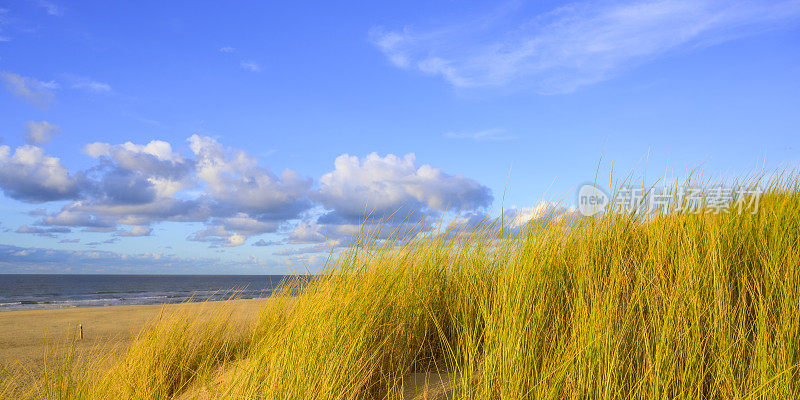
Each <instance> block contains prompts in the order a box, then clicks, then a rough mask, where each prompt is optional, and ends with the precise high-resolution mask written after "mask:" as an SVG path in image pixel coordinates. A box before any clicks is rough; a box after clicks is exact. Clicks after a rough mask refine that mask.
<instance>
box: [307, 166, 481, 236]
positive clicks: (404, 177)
mask: <svg viewBox="0 0 800 400" xmlns="http://www.w3.org/2000/svg"><path fill="white" fill-rule="evenodd" d="M334 166H335V169H334V170H333V171H332V172H329V173H327V174H325V175H323V176H322V178H320V183H321V185H320V188H319V190H318V192H317V193H316V198H317V199H318V200H319V201H320V202H321V203H322V204H323V205H324V206H325V208H327V209H328V210H330V212H329V213H328V214H326V215H325V216H324V217H323V218H322V219H321V220H322V221H324V222H326V223H335V222H341V223H356V222H358V221H360V220H362V219H364V218H365V217H366V216H372V217H377V218H390V217H391V216H393V215H394V216H396V217H397V218H400V219H403V218H408V217H409V216H416V217H421V216H422V215H425V214H430V213H431V212H437V211H438V212H441V211H444V210H445V209H448V210H465V209H474V208H480V207H486V206H488V205H489V204H490V203H491V202H492V195H491V191H490V190H489V188H487V187H486V186H483V185H481V184H480V183H478V182H477V181H475V180H473V179H469V178H466V177H463V176H461V175H449V174H446V173H444V172H443V171H442V170H440V169H438V168H434V167H432V166H430V165H427V164H425V165H421V166H420V165H417V162H416V158H415V156H414V154H407V155H406V156H404V157H402V158H401V157H398V156H395V155H393V154H389V155H387V156H385V157H380V156H379V155H378V154H376V153H372V154H370V155H368V156H366V157H365V158H364V159H359V158H358V157H355V156H350V155H347V154H344V155H341V156H339V157H337V158H336V161H335V162H334Z"/></svg>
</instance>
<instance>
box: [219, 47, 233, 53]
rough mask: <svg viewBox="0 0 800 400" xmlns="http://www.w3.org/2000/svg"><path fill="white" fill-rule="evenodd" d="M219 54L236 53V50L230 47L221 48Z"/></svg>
mask: <svg viewBox="0 0 800 400" xmlns="http://www.w3.org/2000/svg"><path fill="white" fill-rule="evenodd" d="M219 51H220V53H233V52H235V51H236V48H234V47H231V46H223V47H220V48H219Z"/></svg>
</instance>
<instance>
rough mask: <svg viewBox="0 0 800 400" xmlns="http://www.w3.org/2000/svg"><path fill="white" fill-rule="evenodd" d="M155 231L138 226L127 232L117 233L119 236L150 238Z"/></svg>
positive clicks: (147, 227)
mask: <svg viewBox="0 0 800 400" xmlns="http://www.w3.org/2000/svg"><path fill="white" fill-rule="evenodd" d="M152 231H153V230H152V229H151V228H150V227H149V226H141V225H137V226H134V227H132V228H131V229H129V230H127V231H120V232H117V235H118V236H133V237H135V236H150V233H151V232H152Z"/></svg>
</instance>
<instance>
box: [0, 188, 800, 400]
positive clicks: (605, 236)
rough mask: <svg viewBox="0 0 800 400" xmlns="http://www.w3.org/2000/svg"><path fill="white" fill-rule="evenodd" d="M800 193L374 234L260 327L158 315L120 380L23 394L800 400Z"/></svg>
mask: <svg viewBox="0 0 800 400" xmlns="http://www.w3.org/2000/svg"><path fill="white" fill-rule="evenodd" d="M798 182H800V181H798V179H797V178H796V177H792V178H785V177H777V178H774V179H772V180H771V181H770V182H768V183H767V185H768V189H767V191H766V193H765V194H764V195H762V196H761V198H760V202H759V211H758V213H756V214H750V213H744V214H739V213H738V212H736V211H735V210H729V211H731V212H727V213H721V214H718V215H717V214H706V213H704V214H699V215H696V214H686V213H668V214H666V215H660V216H655V217H653V216H642V215H638V216H637V215H630V214H627V215H621V214H617V213H606V214H604V215H602V216H597V217H594V218H585V219H569V220H566V219H561V220H557V219H556V218H551V219H550V220H549V221H547V223H541V221H539V222H537V223H534V224H529V225H527V226H526V227H524V228H523V229H521V230H519V231H509V230H507V229H506V230H504V231H503V232H501V231H500V229H499V228H498V226H497V225H496V224H491V223H487V224H484V225H483V226H481V227H478V228H475V229H472V228H470V229H467V228H465V227H452V228H451V229H449V230H448V231H447V232H444V233H441V234H437V235H426V236H421V237H420V236H418V237H405V238H397V237H392V238H390V239H388V240H379V239H378V237H379V235H378V234H376V233H375V232H371V233H369V232H368V233H362V234H361V236H360V237H359V238H357V239H355V240H354V242H355V243H359V244H360V246H353V247H351V248H349V249H348V250H347V251H345V252H344V253H342V254H341V255H340V256H338V257H336V258H335V259H332V260H330V261H329V262H328V263H327V264H326V266H325V269H324V272H323V273H321V274H320V275H318V276H316V277H315V278H313V279H312V280H311V281H310V282H303V281H301V280H292V281H288V282H286V285H285V286H284V289H283V290H282V291H278V292H276V293H275V294H274V295H273V299H272V300H271V302H269V305H268V306H266V307H265V308H264V310H263V311H262V313H261V315H260V316H259V317H258V318H257V319H256V320H255V321H252V323H243V322H241V321H239V322H233V320H232V315H231V313H230V310H228V309H226V308H225V307H222V308H215V309H214V310H215V311H214V312H210V313H201V312H192V313H189V312H185V311H179V312H177V313H176V314H172V315H165V316H164V318H163V319H162V320H161V321H160V322H158V323H156V324H155V325H154V326H152V327H150V328H148V329H146V330H144V331H142V333H141V334H140V335H139V336H138V337H137V338H136V340H135V341H134V342H133V343H132V344H131V346H130V348H129V350H128V351H127V352H126V353H125V354H124V355H123V356H121V357H119V358H118V359H115V360H113V361H111V362H110V363H111V365H110V366H108V367H104V368H102V369H96V368H95V369H92V367H91V366H85V365H96V364H92V363H89V364H86V363H76V362H74V360H71V359H70V358H69V357H68V356H67V357H64V356H54V357H50V360H51V365H49V366H48V368H47V370H45V371H43V372H41V375H40V379H38V382H39V384H38V385H34V386H33V387H31V388H30V390H29V392H30V393H28V395H29V397H31V398H47V399H56V398H57V399H83V398H86V399H163V398H193V397H199V398H209V399H212V398H213V399H399V398H410V397H412V396H417V395H419V396H421V397H429V398H453V399H697V398H705V399H790V398H800V190H798ZM298 293H299V295H298ZM59 354H64V353H63V352H61V353H59ZM67 354H69V353H68V352H67ZM77 365H82V366H83V367H76V366H77ZM0 373H2V372H0ZM14 378H15V377H14V376H10V377H8V376H7V377H5V379H4V382H6V385H9V384H8V383H7V382H13V380H14ZM417 378H419V379H420V380H422V381H423V382H432V381H436V382H437V383H436V384H435V385H433V384H430V383H423V384H422V385H420V386H423V388H422V389H420V390H417V389H413V387H414V386H415V385H416V384H415V383H414V382H413V381H415V380H416V379H417ZM433 386H436V387H433ZM409 388H412V389H409ZM3 390H4V386H3V385H2V384H0V394H2V393H3ZM6 393H9V392H6Z"/></svg>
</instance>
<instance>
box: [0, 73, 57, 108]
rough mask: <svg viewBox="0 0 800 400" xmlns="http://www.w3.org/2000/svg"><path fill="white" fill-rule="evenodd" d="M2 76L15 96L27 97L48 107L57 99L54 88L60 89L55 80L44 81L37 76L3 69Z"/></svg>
mask: <svg viewBox="0 0 800 400" xmlns="http://www.w3.org/2000/svg"><path fill="white" fill-rule="evenodd" d="M0 78H2V79H3V81H4V82H5V84H6V88H7V89H8V90H9V91H10V92H11V93H13V94H14V95H15V96H17V97H19V98H22V99H25V100H27V101H29V102H30V103H32V104H34V105H36V106H37V107H40V108H48V107H49V106H50V104H51V103H52V102H53V101H54V100H55V95H54V94H53V92H52V90H54V89H58V84H57V83H56V82H55V81H50V82H42V81H40V80H38V79H35V78H28V77H24V76H22V75H18V74H15V73H11V72H7V71H2V72H0Z"/></svg>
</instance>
